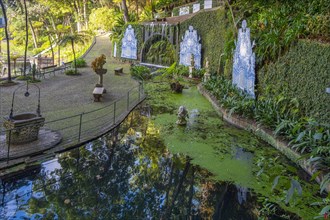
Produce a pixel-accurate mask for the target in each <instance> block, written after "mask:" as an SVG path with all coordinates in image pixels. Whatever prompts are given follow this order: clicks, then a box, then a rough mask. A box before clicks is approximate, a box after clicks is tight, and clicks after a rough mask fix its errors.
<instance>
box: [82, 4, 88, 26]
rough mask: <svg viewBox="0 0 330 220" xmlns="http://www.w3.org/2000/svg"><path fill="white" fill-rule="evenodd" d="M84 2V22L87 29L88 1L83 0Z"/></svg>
mask: <svg viewBox="0 0 330 220" xmlns="http://www.w3.org/2000/svg"><path fill="white" fill-rule="evenodd" d="M83 4H84V6H83V7H84V22H85V30H87V29H88V17H87V2H86V0H84V1H83Z"/></svg>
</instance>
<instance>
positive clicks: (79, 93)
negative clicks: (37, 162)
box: [0, 35, 143, 169]
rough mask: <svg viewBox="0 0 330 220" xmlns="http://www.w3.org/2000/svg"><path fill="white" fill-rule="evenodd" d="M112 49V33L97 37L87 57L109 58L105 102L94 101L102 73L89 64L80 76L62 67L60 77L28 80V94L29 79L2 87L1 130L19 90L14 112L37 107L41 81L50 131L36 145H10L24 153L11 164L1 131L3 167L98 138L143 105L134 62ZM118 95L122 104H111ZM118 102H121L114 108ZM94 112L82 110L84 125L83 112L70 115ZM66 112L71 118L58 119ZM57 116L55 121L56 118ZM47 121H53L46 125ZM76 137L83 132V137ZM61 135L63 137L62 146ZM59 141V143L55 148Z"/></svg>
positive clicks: (14, 152)
mask: <svg viewBox="0 0 330 220" xmlns="http://www.w3.org/2000/svg"><path fill="white" fill-rule="evenodd" d="M110 51H111V43H110V39H109V36H107V35H103V36H99V37H97V39H96V44H95V45H94V46H93V48H92V49H91V50H90V52H89V53H88V54H87V55H86V56H85V60H86V62H87V64H88V65H89V66H90V63H91V62H92V61H93V60H94V59H95V58H96V57H98V56H100V55H101V54H104V55H106V57H107V63H106V64H105V68H106V69H107V70H108V72H107V73H106V74H105V75H104V79H103V80H104V83H103V85H104V87H105V88H106V90H107V93H106V94H104V95H103V98H102V102H94V98H93V95H92V92H93V89H94V87H95V84H96V83H97V82H98V75H96V74H95V73H94V72H93V70H92V69H91V68H90V67H85V68H80V69H79V72H80V73H81V75H80V76H67V75H65V74H63V73H60V72H57V73H56V74H55V76H54V75H53V74H52V73H51V74H48V75H47V76H46V79H43V80H42V82H41V83H37V84H30V85H29V93H30V96H29V97H25V96H24V94H25V92H26V84H25V82H22V81H21V82H20V84H19V85H16V86H12V87H0V104H1V105H0V117H1V118H0V124H1V125H0V126H1V130H2V131H3V130H4V129H3V125H2V123H3V118H4V116H8V115H9V113H10V109H11V103H12V97H13V93H14V91H16V92H15V100H14V108H13V110H14V112H13V113H14V115H15V114H18V113H23V112H36V109H37V105H38V92H37V91H38V89H37V87H36V86H38V87H39V88H40V105H41V114H42V116H43V117H45V119H46V125H45V127H46V131H47V132H40V134H39V140H38V141H35V142H33V143H31V144H24V145H20V146H11V148H10V157H11V158H16V157H22V156H24V157H23V158H21V159H15V160H12V161H10V163H6V162H5V161H4V159H5V158H6V157H7V156H6V155H7V149H8V147H7V145H6V144H5V136H4V133H2V134H1V135H0V141H1V142H0V161H3V162H0V169H3V168H5V167H8V166H11V165H13V164H18V163H21V162H22V161H28V160H30V159H31V158H30V157H31V155H35V154H36V153H42V152H43V151H45V150H47V149H50V148H52V149H51V150H50V151H49V152H50V153H55V152H59V151H62V150H65V149H66V148H67V147H72V146H76V145H79V143H82V142H86V141H88V140H90V139H91V138H95V137H98V136H99V135H101V134H103V133H105V132H107V131H109V129H111V128H113V127H115V126H116V125H117V124H118V123H120V122H121V121H122V120H123V119H124V118H125V117H126V115H127V114H128V113H129V111H131V109H132V108H134V107H135V105H136V104H138V101H139V100H140V101H141V100H142V99H143V94H142V95H141V94H139V91H140V90H139V87H138V85H139V83H138V82H136V81H135V80H133V79H132V78H131V77H130V74H129V67H130V65H129V64H124V63H122V62H120V61H118V60H115V59H113V58H111V52H110ZM119 66H120V67H123V68H124V74H122V75H120V76H118V75H114V69H115V68H117V67H119ZM132 88H134V91H131V92H130V94H129V99H127V98H126V95H127V92H128V91H129V90H130V89H132ZM140 98H141V99H140ZM116 100H120V101H117V102H116V104H117V105H113V104H112V103H113V102H114V101H116ZM127 103H129V106H127ZM114 107H116V110H115V111H114ZM99 109H101V110H99ZM94 110H96V111H94ZM90 111H93V113H90V114H83V115H84V117H83V120H81V119H80V122H82V123H83V124H82V126H80V128H79V116H78V117H77V116H75V117H70V116H74V115H79V114H81V113H86V112H90ZM66 117H70V118H68V119H65V120H58V119H63V118H66ZM52 121H53V122H52ZM54 121H56V122H55V123H54ZM47 122H50V123H48V124H47ZM70 127H72V129H70ZM49 128H50V129H51V130H49ZM67 128H69V129H67ZM79 130H81V132H80V131H79ZM42 131H44V130H42ZM77 132H78V133H79V135H78V133H77ZM80 133H81V137H80ZM77 136H79V138H78V141H77ZM61 139H62V142H61V143H60V144H59V145H57V144H58V142H59V141H60V140H61ZM79 140H80V141H79ZM55 145H56V147H55V148H53V147H54V146H55ZM25 156H27V157H25ZM33 157H35V156H33ZM33 157H32V159H33ZM24 158H25V159H24ZM29 158H30V159H29ZM22 159H23V160H22ZM15 161H16V162H17V163H15Z"/></svg>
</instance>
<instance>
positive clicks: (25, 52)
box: [23, 0, 29, 76]
mask: <svg viewBox="0 0 330 220" xmlns="http://www.w3.org/2000/svg"><path fill="white" fill-rule="evenodd" d="M24 11H25V49H24V65H23V75H24V76H26V57H27V48H28V43H29V27H28V12H27V8H26V0H24Z"/></svg>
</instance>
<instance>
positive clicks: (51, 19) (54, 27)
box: [49, 15, 59, 40]
mask: <svg viewBox="0 0 330 220" xmlns="http://www.w3.org/2000/svg"><path fill="white" fill-rule="evenodd" d="M49 18H50V23H51V24H52V27H53V30H54V33H55V36H56V39H57V40H59V36H58V33H57V29H56V25H55V22H54V18H53V16H51V15H50V17H49Z"/></svg>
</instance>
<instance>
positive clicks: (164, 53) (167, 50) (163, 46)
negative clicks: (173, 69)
mask: <svg viewBox="0 0 330 220" xmlns="http://www.w3.org/2000/svg"><path fill="white" fill-rule="evenodd" d="M146 58H147V61H148V62H151V63H154V64H161V65H165V66H167V65H170V64H172V63H173V62H174V61H175V59H176V56H175V49H174V46H173V45H172V44H171V43H170V42H168V41H167V40H160V41H157V42H156V43H154V44H153V45H151V47H150V48H149V51H148V53H147V55H146Z"/></svg>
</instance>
